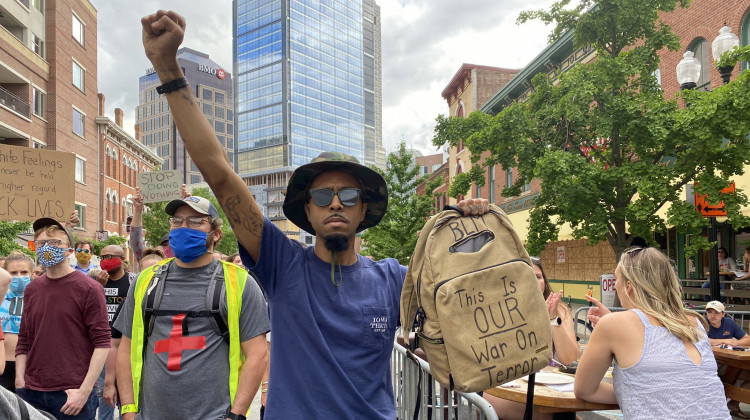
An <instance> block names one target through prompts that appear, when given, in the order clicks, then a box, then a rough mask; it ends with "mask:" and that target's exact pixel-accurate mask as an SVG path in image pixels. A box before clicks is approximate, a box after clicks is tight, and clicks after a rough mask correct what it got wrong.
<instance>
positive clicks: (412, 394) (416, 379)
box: [391, 342, 497, 420]
mask: <svg viewBox="0 0 750 420" xmlns="http://www.w3.org/2000/svg"><path fill="white" fill-rule="evenodd" d="M391 377H392V380H393V394H394V397H395V400H396V418H397V419H400V420H412V419H413V418H414V410H415V408H416V407H417V404H419V415H418V417H417V418H418V419H420V420H497V414H496V413H495V410H494V409H493V408H492V406H491V405H490V403H488V402H487V400H485V399H484V398H482V397H480V396H479V394H476V393H470V394H467V393H463V392H458V391H455V390H453V391H451V390H448V389H445V388H443V386H442V385H440V384H439V383H438V382H437V381H435V380H434V379H432V375H430V365H429V364H428V363H427V362H426V361H424V360H422V359H420V358H417V359H416V361H414V360H412V359H410V358H409V357H408V356H407V355H406V348H404V346H402V345H400V344H398V343H397V342H394V343H393V353H392V356H391Z"/></svg>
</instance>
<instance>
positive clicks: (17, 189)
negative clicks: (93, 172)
mask: <svg viewBox="0 0 750 420" xmlns="http://www.w3.org/2000/svg"><path fill="white" fill-rule="evenodd" d="M74 209H75V155H74V154H73V153H64V152H56V151H53V150H42V149H32V148H30V147H22V146H7V145H0V220H18V221H34V220H36V219H38V218H40V217H51V218H53V219H55V220H58V221H60V222H67V221H68V219H70V214H71V213H72V212H73V210H74Z"/></svg>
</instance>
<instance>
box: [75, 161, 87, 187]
mask: <svg viewBox="0 0 750 420" xmlns="http://www.w3.org/2000/svg"><path fill="white" fill-rule="evenodd" d="M76 182H80V183H81V184H85V183H86V161H85V160H84V159H81V158H79V157H78V156H76Z"/></svg>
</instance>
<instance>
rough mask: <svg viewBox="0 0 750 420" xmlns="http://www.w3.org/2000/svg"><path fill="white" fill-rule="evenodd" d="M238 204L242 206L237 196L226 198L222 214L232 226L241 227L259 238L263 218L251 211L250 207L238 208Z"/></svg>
mask: <svg viewBox="0 0 750 420" xmlns="http://www.w3.org/2000/svg"><path fill="white" fill-rule="evenodd" d="M240 204H242V199H241V198H240V196H238V195H236V196H234V197H229V198H227V199H226V201H224V206H223V207H224V213H225V214H226V215H227V218H229V221H230V222H231V223H232V225H233V226H238V227H242V228H243V229H245V230H247V231H248V232H250V234H251V235H253V236H255V237H257V238H260V236H261V233H262V232H263V217H260V215H258V214H257V213H256V212H254V211H253V210H252V208H253V206H252V205H248V206H246V208H244V209H243V208H240ZM256 208H257V207H256Z"/></svg>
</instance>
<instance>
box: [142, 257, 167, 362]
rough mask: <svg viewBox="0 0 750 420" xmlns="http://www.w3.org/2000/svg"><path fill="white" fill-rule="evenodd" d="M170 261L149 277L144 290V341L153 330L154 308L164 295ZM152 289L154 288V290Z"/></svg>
mask: <svg viewBox="0 0 750 420" xmlns="http://www.w3.org/2000/svg"><path fill="white" fill-rule="evenodd" d="M172 263H173V260H172V261H169V262H168V263H166V264H164V265H162V266H160V267H159V269H158V270H157V271H156V273H154V276H153V277H152V278H151V282H150V283H149V285H148V289H147V290H146V296H145V298H146V304H145V305H144V308H143V325H145V326H146V328H145V329H144V337H143V342H144V343H145V342H146V341H148V337H149V336H150V335H151V332H152V331H153V330H154V322H155V321H156V319H155V318H154V316H155V314H154V308H157V309H158V308H159V306H160V305H161V298H162V296H163V295H164V283H166V281H167V273H168V272H169V268H170V267H172ZM154 289H156V291H155V292H154ZM143 349H144V351H145V349H146V346H143Z"/></svg>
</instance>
